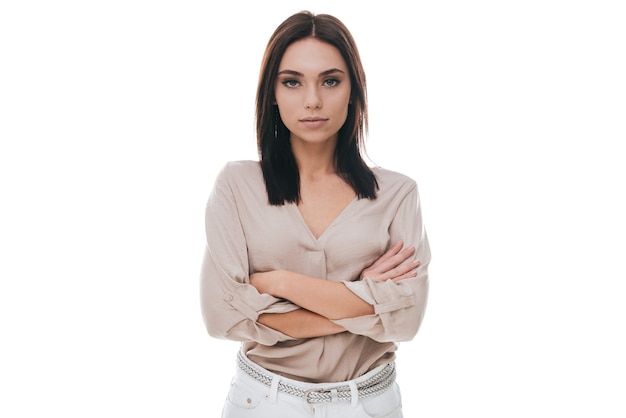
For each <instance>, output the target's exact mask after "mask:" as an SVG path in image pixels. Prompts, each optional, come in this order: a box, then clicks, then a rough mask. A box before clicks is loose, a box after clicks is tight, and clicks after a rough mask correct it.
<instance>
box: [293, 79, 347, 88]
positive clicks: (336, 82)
mask: <svg viewBox="0 0 626 418" xmlns="http://www.w3.org/2000/svg"><path fill="white" fill-rule="evenodd" d="M339 83H341V80H339V79H337V78H327V79H325V80H324V81H323V82H322V86H323V87H337V86H338V85H339ZM281 84H282V85H283V86H285V87H287V88H290V89H295V88H296V87H300V86H301V83H300V81H298V80H296V79H292V78H289V79H286V80H282V81H281Z"/></svg>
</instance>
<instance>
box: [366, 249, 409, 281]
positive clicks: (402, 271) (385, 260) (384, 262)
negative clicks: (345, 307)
mask: <svg viewBox="0 0 626 418" xmlns="http://www.w3.org/2000/svg"><path fill="white" fill-rule="evenodd" d="M403 245H404V243H403V242H402V241H398V242H396V243H395V244H394V245H392V246H391V248H390V249H389V250H388V251H387V252H386V253H385V254H383V255H381V256H380V257H379V258H378V260H376V261H375V262H374V263H373V264H372V265H371V266H369V267H368V268H366V269H365V270H363V271H362V272H361V276H360V280H363V279H365V278H366V277H369V278H370V279H372V280H374V281H377V282H384V281H387V280H393V281H394V282H397V281H399V280H403V279H409V278H411V277H416V276H417V267H419V265H420V262H419V260H414V261H411V262H409V263H406V264H402V263H403V262H404V261H405V260H408V259H409V258H410V257H411V256H412V255H413V254H414V253H415V247H408V248H404V249H403V248H402V246H403ZM401 264H402V265H401Z"/></svg>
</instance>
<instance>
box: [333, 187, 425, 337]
mask: <svg viewBox="0 0 626 418" xmlns="http://www.w3.org/2000/svg"><path fill="white" fill-rule="evenodd" d="M389 237H390V239H389V242H390V243H395V242H397V241H398V240H403V241H404V243H405V246H410V245H414V246H415V248H416V253H415V256H414V259H418V260H420V261H421V264H420V266H419V267H418V269H417V276H416V277H415V278H410V279H405V280H401V281H398V282H393V281H392V280H388V281H386V282H376V281H374V280H372V279H370V278H365V279H364V280H361V281H352V282H345V285H346V286H347V287H348V289H350V290H351V291H352V292H353V293H355V294H356V295H357V296H359V297H360V298H362V299H363V300H365V301H366V302H368V303H369V304H371V305H372V306H373V307H374V314H372V315H365V316H360V317H356V318H346V319H340V320H335V321H334V322H335V323H337V324H339V325H341V326H343V327H344V328H345V329H346V330H348V331H349V332H352V333H353V334H359V335H364V336H367V337H370V338H372V339H374V340H376V341H379V342H399V341H408V340H411V339H412V338H413V337H414V336H415V335H416V333H417V331H418V329H419V327H420V325H421V323H422V319H423V317H424V312H425V309H426V302H427V299H428V265H429V263H430V258H431V255H430V246H429V244H428V237H427V235H426V230H425V228H424V225H423V222H422V213H421V206H420V201H419V194H418V191H417V186H416V185H414V184H413V187H412V188H411V190H410V191H409V192H408V193H407V194H406V195H405V197H404V199H403V200H402V202H401V203H400V205H399V206H398V209H397V211H396V213H395V215H394V217H393V220H392V222H391V224H390V227H389ZM407 262H408V260H407Z"/></svg>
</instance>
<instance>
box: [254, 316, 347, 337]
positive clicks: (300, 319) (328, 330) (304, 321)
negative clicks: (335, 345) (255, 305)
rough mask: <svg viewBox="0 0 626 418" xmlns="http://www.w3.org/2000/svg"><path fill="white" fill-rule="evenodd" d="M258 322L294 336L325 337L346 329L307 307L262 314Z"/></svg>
mask: <svg viewBox="0 0 626 418" xmlns="http://www.w3.org/2000/svg"><path fill="white" fill-rule="evenodd" d="M258 322H259V323H261V324H263V325H265V326H267V327H270V328H272V329H275V330H276V331H280V332H282V333H283V334H286V335H289V336H290V337H293V338H314V337H323V336H326V335H333V334H338V333H340V332H343V331H345V329H344V328H343V327H341V326H339V325H337V324H335V323H334V322H332V321H330V320H329V319H328V318H324V317H323V316H321V315H318V314H316V313H314V312H310V311H307V310H305V309H298V310H296V311H292V312H288V313H282V314H262V315H260V316H259V319H258Z"/></svg>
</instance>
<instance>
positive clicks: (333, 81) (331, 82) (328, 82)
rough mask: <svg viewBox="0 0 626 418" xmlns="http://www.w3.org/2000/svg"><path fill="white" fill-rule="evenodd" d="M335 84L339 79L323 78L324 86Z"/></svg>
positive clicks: (333, 85)
mask: <svg viewBox="0 0 626 418" xmlns="http://www.w3.org/2000/svg"><path fill="white" fill-rule="evenodd" d="M337 84H339V80H337V79H335V78H329V79H328V80H324V85H325V86H326V87H335V86H336V85H337Z"/></svg>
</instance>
